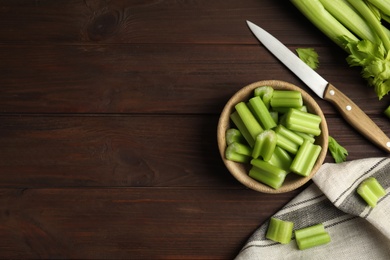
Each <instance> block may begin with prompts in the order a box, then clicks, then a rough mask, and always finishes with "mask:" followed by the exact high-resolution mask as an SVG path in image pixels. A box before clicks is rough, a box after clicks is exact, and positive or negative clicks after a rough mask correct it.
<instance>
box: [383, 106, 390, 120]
mask: <svg viewBox="0 0 390 260" xmlns="http://www.w3.org/2000/svg"><path fill="white" fill-rule="evenodd" d="M384 113H385V115H386V116H387V117H388V118H390V106H388V107H387V108H386V110H385V112H384Z"/></svg>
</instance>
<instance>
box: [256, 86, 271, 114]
mask: <svg viewBox="0 0 390 260" xmlns="http://www.w3.org/2000/svg"><path fill="white" fill-rule="evenodd" d="M273 93H274V88H273V87H271V86H261V87H258V88H256V89H255V90H254V96H259V97H260V98H261V99H262V100H263V102H264V105H265V106H266V107H267V109H269V107H270V101H271V98H272V95H273Z"/></svg>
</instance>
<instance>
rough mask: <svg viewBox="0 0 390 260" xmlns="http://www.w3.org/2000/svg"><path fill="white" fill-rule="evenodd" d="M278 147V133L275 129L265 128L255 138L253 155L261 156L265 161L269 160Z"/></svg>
mask: <svg viewBox="0 0 390 260" xmlns="http://www.w3.org/2000/svg"><path fill="white" fill-rule="evenodd" d="M275 147H276V134H275V132H274V131H273V130H264V131H263V132H262V133H260V134H259V135H258V136H257V137H256V140H255V146H254V147H253V151H252V157H253V158H258V157H259V156H261V157H262V158H263V160H264V161H269V160H270V159H271V157H272V154H273V153H274V150H275Z"/></svg>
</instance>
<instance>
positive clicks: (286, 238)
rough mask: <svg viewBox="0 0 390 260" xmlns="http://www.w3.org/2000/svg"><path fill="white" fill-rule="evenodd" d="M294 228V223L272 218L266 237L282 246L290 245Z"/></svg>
mask: <svg viewBox="0 0 390 260" xmlns="http://www.w3.org/2000/svg"><path fill="white" fill-rule="evenodd" d="M293 228H294V223H293V222H290V221H283V220H280V219H277V218H273V217H272V218H270V221H269V225H268V229H267V233H266V235H265V237H266V238H268V239H271V240H273V241H275V242H279V243H281V244H288V243H290V241H291V236H292V233H293Z"/></svg>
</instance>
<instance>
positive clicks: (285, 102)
mask: <svg viewBox="0 0 390 260" xmlns="http://www.w3.org/2000/svg"><path fill="white" fill-rule="evenodd" d="M302 106H303V99H302V94H301V92H299V91H294V90H274V94H273V95H272V98H271V107H272V108H273V109H275V108H279V107H288V108H298V107H302Z"/></svg>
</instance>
